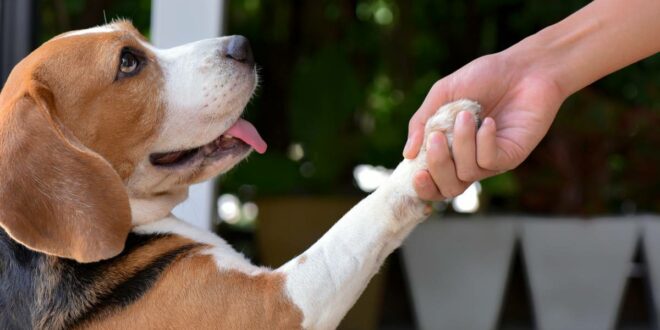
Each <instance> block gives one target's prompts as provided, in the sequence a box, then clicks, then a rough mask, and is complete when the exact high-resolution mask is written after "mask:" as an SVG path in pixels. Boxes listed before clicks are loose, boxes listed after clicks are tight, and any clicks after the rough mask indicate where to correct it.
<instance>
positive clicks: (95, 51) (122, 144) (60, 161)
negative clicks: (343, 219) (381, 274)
mask: <svg viewBox="0 0 660 330" xmlns="http://www.w3.org/2000/svg"><path fill="white" fill-rule="evenodd" d="M120 25H121V27H122V29H121V31H117V32H113V33H102V34H90V35H80V36H68V37H64V38H56V39H54V40H51V41H49V42H47V43H46V44H44V45H43V46H42V47H40V48H39V49H37V50H36V51H35V52H33V53H32V54H31V55H30V56H29V57H27V58H26V59H25V60H23V61H22V62H21V63H20V64H19V65H18V66H17V67H16V68H15V69H14V71H12V74H11V75H10V77H9V80H8V82H7V84H6V87H5V88H4V90H3V91H2V94H0V154H1V155H2V157H1V158H0V172H2V177H0V200H2V201H3V203H2V205H0V226H2V228H4V229H5V230H6V231H7V232H8V233H9V235H10V236H11V237H12V238H13V239H14V240H16V241H18V242H20V243H21V244H23V245H25V246H27V247H29V248H30V249H33V250H37V251H41V252H44V253H46V254H48V255H51V256H58V257H65V258H72V259H75V260H77V261H79V262H91V261H98V260H101V259H106V258H110V257H113V256H115V255H117V254H118V253H119V252H120V251H121V250H122V248H123V246H124V241H125V239H126V236H127V234H128V232H129V229H130V228H129V227H130V209H129V206H128V197H127V194H126V191H125V188H124V186H123V184H122V181H125V180H126V179H127V178H128V177H130V175H131V174H132V172H133V171H134V168H135V166H136V164H137V163H138V162H139V161H140V158H141V157H144V156H145V155H146V154H147V151H146V146H147V145H148V144H149V142H151V141H152V139H153V138H154V137H155V136H156V133H157V132H158V129H159V127H160V123H161V121H162V118H163V112H164V109H163V107H164V105H163V104H162V102H161V96H160V95H159V93H160V91H161V90H162V85H163V81H162V72H161V70H160V68H159V66H158V63H157V62H156V61H155V59H154V58H153V55H152V54H150V53H149V51H148V50H147V49H144V48H143V47H142V46H141V45H140V44H139V42H138V41H137V40H138V39H140V38H143V37H141V36H140V35H139V34H138V33H137V31H135V29H134V28H132V26H130V24H128V23H120ZM124 47H131V48H134V49H137V50H139V51H141V52H142V53H143V54H144V55H145V57H146V58H147V63H146V67H144V68H143V69H142V71H141V72H140V73H139V75H138V76H135V77H131V78H129V79H123V80H119V81H115V77H116V72H117V67H118V63H119V56H120V52H121V49H122V48H124ZM27 151H29V152H27ZM185 244H191V242H190V241H189V240H186V239H183V238H180V237H174V238H168V239H161V240H159V243H157V244H149V245H147V246H144V247H141V248H139V249H137V250H135V251H131V252H130V253H128V254H122V255H120V256H119V257H117V258H115V259H110V260H106V261H104V262H108V263H109V265H110V266H108V268H107V271H106V272H104V276H103V277H102V278H99V279H98V282H95V283H94V285H93V287H92V288H91V289H90V290H88V291H85V292H72V293H70V294H71V295H72V297H73V300H75V301H78V299H79V301H80V303H79V305H75V306H72V307H71V306H69V308H70V309H69V310H67V311H66V312H63V314H61V315H60V314H52V313H50V314H49V313H46V314H44V315H46V318H44V319H43V321H42V322H41V323H40V324H39V326H42V327H45V328H48V327H51V326H52V327H55V328H56V327H58V326H60V327H63V326H65V322H67V321H66V320H67V319H70V318H71V317H75V316H76V313H80V314H81V315H84V312H89V311H88V310H87V309H86V308H87V306H88V304H95V303H101V304H102V303H103V301H99V300H100V299H102V298H101V297H102V296H103V294H104V293H106V292H107V291H109V290H112V288H113V287H114V286H116V285H117V284H118V283H120V282H122V281H125V280H127V279H129V278H130V277H131V276H132V275H133V274H135V273H136V272H137V271H139V270H141V269H143V268H144V267H147V266H148V265H149V264H150V262H152V261H153V260H154V258H156V256H157V255H160V254H162V253H164V252H167V251H169V250H172V249H176V248H177V247H181V246H182V245H185ZM48 258H49V259H48V260H49V262H48V263H47V264H44V265H43V267H45V268H44V270H51V271H52V270H57V269H59V268H58V267H61V265H62V264H60V261H61V260H60V259H58V258H55V257H48ZM302 262H304V260H303V261H302ZM58 274H60V273H58V272H57V271H55V272H45V271H44V277H43V278H41V282H39V283H36V285H37V294H38V297H37V301H36V303H37V305H38V306H44V307H42V308H49V307H48V306H51V305H52V304H53V303H52V301H50V302H49V299H50V298H49V297H50V295H51V292H50V291H49V288H52V287H54V285H55V284H56V283H58V282H59V281H61V280H62V279H63V277H61V274H60V275H58ZM94 313H95V314H94V315H93V316H92V317H90V318H84V319H83V321H82V322H83V323H81V324H79V325H78V327H80V328H91V329H122V328H126V329H135V328H139V329H147V328H150V329H219V328H222V329H272V328H277V329H283V328H286V329H293V328H299V327H300V324H301V322H302V313H301V311H300V310H299V309H298V308H297V307H296V306H294V305H293V304H292V303H291V301H290V300H289V299H288V297H286V294H285V290H284V277H283V275H282V274H277V273H273V272H269V273H263V274H260V275H255V276H249V275H246V274H243V273H240V272H238V271H232V270H227V271H219V270H218V267H217V265H216V264H215V261H214V260H213V257H211V256H208V255H193V254H186V255H185V256H181V257H178V259H176V260H175V261H174V262H173V263H172V264H169V265H168V268H167V269H166V270H165V271H164V272H163V273H162V274H160V275H159V277H158V280H157V281H156V282H155V284H154V285H153V287H151V289H150V290H149V291H148V292H147V293H146V294H145V295H144V296H142V297H140V298H139V299H138V300H137V301H135V302H132V303H131V304H130V305H128V306H126V307H121V308H116V307H113V308H112V309H109V310H102V311H100V312H98V313H97V312H94ZM78 317H83V316H78Z"/></svg>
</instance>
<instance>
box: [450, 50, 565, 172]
mask: <svg viewBox="0 0 660 330" xmlns="http://www.w3.org/2000/svg"><path fill="white" fill-rule="evenodd" d="M512 72H515V68H510V67H508V66H507V65H505V64H503V63H501V62H500V61H499V60H498V59H496V58H494V57H492V56H486V57H483V58H480V59H478V60H476V61H474V62H472V63H470V64H468V65H466V66H465V67H463V68H462V69H460V70H459V71H457V72H455V73H454V74H452V75H451V76H449V77H447V79H449V80H450V84H449V87H450V89H451V90H452V91H451V92H450V93H452V94H453V95H452V96H453V99H457V98H462V97H466V98H470V97H471V96H473V95H475V96H479V97H478V99H477V100H478V101H479V102H480V103H481V105H482V107H483V109H484V113H483V114H482V117H484V118H485V117H491V118H493V119H494V120H495V122H496V124H497V132H496V137H495V143H496V146H497V149H498V152H497V160H496V161H495V162H496V163H497V168H489V169H492V170H505V169H511V168H514V167H516V166H517V165H519V164H520V163H521V162H522V161H523V160H524V159H525V158H526V157H527V156H528V155H529V153H530V152H531V151H532V150H533V149H534V147H536V145H537V144H538V143H539V141H540V140H541V138H542V137H543V136H544V135H545V133H546V132H547V130H548V128H549V127H550V124H551V123H552V120H553V119H554V117H555V115H556V114H557V110H558V109H559V106H560V105H561V103H562V101H563V98H562V97H561V96H560V93H559V91H558V90H557V88H556V87H555V86H554V85H553V84H552V83H550V82H549V81H547V80H543V79H539V78H535V77H532V76H529V75H528V76H525V77H524V78H520V77H518V76H514V75H513V74H512Z"/></svg>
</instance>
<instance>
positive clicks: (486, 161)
mask: <svg viewBox="0 0 660 330" xmlns="http://www.w3.org/2000/svg"><path fill="white" fill-rule="evenodd" d="M478 164H479V167H481V168H484V169H487V170H491V171H493V170H496V169H497V162H496V161H495V158H494V157H485V158H482V159H479V161H478Z"/></svg>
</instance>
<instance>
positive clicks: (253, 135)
mask: <svg viewBox="0 0 660 330" xmlns="http://www.w3.org/2000/svg"><path fill="white" fill-rule="evenodd" d="M225 134H229V135H231V136H233V137H235V138H237V139H240V140H242V141H243V142H245V143H247V144H249V145H250V146H251V147H252V148H254V150H256V151H257V152H258V153H260V154H263V153H264V152H266V148H267V147H268V146H267V145H266V141H264V139H262V138H261V136H259V132H257V129H256V128H254V126H252V124H250V122H249V121H247V120H244V119H239V120H238V121H237V122H236V123H235V124H234V126H232V127H230V128H229V130H227V131H226V132H225Z"/></svg>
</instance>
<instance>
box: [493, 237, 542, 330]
mask: <svg viewBox="0 0 660 330" xmlns="http://www.w3.org/2000/svg"><path fill="white" fill-rule="evenodd" d="M513 251H514V252H513V258H512V261H511V266H510V268H509V276H508V279H507V283H506V286H505V288H504V298H503V300H502V305H501V306H502V307H501V308H500V315H499V318H498V322H497V327H496V329H502V330H509V329H536V322H535V320H534V311H533V309H532V299H531V295H530V290H529V280H528V277H527V271H526V267H525V260H524V258H523V255H522V247H521V245H520V242H516V245H515V246H514V249H513Z"/></svg>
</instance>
